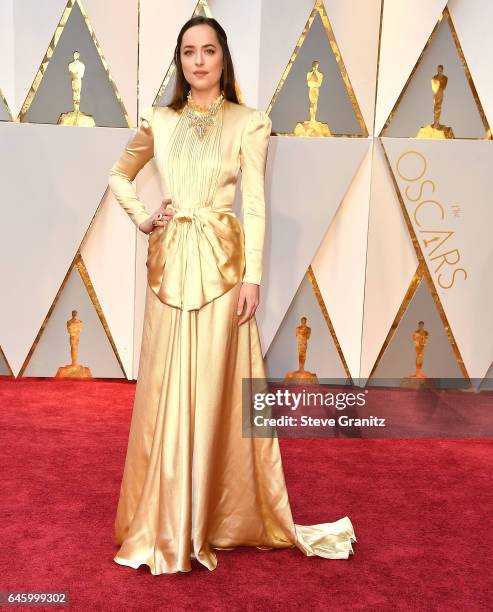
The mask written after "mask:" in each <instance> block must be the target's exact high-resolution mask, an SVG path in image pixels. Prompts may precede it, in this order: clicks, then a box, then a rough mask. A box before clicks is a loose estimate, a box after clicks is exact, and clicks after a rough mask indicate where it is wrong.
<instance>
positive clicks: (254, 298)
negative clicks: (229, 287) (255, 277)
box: [236, 283, 260, 325]
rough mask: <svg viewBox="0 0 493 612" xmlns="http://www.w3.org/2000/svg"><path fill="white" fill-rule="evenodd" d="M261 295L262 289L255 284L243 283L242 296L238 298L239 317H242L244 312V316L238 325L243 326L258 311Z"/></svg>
mask: <svg viewBox="0 0 493 612" xmlns="http://www.w3.org/2000/svg"><path fill="white" fill-rule="evenodd" d="M259 293H260V287H259V285H256V284H255V283H242V285H241V288H240V296H239V298H238V308H237V312H236V314H237V315H241V313H242V311H243V310H244V311H245V312H244V314H243V316H242V317H241V318H240V319H239V320H238V325H241V324H242V323H244V322H245V321H248V319H251V318H252V317H253V315H254V314H255V311H256V310H257V306H258V304H259Z"/></svg>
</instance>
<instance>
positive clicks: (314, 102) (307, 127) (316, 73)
mask: <svg viewBox="0 0 493 612" xmlns="http://www.w3.org/2000/svg"><path fill="white" fill-rule="evenodd" d="M323 78H324V75H323V74H322V73H321V72H320V70H319V69H318V61H316V60H314V61H313V62H312V69H311V70H310V72H307V74H306V82H307V85H308V97H309V99H310V120H309V121H303V123H297V124H296V127H295V128H294V133H295V134H296V135H297V136H330V130H329V126H328V125H327V124H326V123H321V122H320V121H317V119H316V116H317V107H318V96H319V93H320V86H321V85H322V81H323Z"/></svg>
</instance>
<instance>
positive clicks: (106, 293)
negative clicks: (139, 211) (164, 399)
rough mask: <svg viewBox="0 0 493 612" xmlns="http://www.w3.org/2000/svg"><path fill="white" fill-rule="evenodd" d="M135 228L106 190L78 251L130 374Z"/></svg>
mask: <svg viewBox="0 0 493 612" xmlns="http://www.w3.org/2000/svg"><path fill="white" fill-rule="evenodd" d="M135 232H136V228H135V226H134V224H133V223H132V222H131V221H130V219H129V218H128V215H127V213H126V212H125V211H124V210H123V209H122V208H121V206H120V205H119V204H118V202H117V201H116V200H115V198H114V196H113V194H112V193H111V192H110V191H109V190H108V191H107V193H106V194H105V196H104V198H103V201H102V202H101V206H100V208H99V210H98V214H97V215H96V217H95V219H94V221H93V223H92V225H91V227H90V229H89V231H88V233H87V235H86V238H85V240H84V242H83V244H82V246H81V253H82V258H83V260H84V263H85V265H86V268H87V271H88V273H89V276H90V278H91V281H92V284H93V285H94V289H95V291H96V295H97V296H98V299H99V302H100V304H101V308H102V310H103V312H104V315H105V317H106V321H107V323H108V327H109V328H110V331H111V335H112V337H113V340H114V341H115V345H116V348H117V351H118V354H119V356H120V359H121V362H122V364H123V367H124V369H125V373H126V375H127V377H129V378H131V377H132V360H133V321H134V287H135Z"/></svg>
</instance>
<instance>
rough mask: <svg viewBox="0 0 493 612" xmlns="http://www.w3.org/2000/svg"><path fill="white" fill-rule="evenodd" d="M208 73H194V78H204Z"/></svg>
mask: <svg viewBox="0 0 493 612" xmlns="http://www.w3.org/2000/svg"><path fill="white" fill-rule="evenodd" d="M207 74H208V73H207V72H194V75H195V76H196V77H204V76H206V75H207Z"/></svg>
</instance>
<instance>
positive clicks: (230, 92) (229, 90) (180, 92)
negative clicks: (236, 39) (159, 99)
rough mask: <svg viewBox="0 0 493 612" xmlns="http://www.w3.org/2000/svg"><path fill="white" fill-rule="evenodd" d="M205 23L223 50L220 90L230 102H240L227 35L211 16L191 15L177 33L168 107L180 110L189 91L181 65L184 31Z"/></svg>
mask: <svg viewBox="0 0 493 612" xmlns="http://www.w3.org/2000/svg"><path fill="white" fill-rule="evenodd" d="M202 23H205V24H206V25H208V26H210V27H211V28H214V30H215V31H216V34H217V39H218V41H219V44H220V45H221V48H222V50H223V72H222V74H221V81H220V84H219V87H220V89H221V91H224V97H225V98H226V100H230V101H231V102H235V103H236V104H240V101H239V100H238V96H237V93H236V80H235V71H234V68H233V60H232V59H231V53H230V52H229V47H228V37H227V36H226V32H225V31H224V30H223V28H222V26H221V25H220V24H219V22H218V21H216V20H215V19H214V18H213V17H204V16H203V15H197V16H196V17H192V18H191V19H189V20H188V21H187V22H186V23H185V24H184V25H183V26H182V28H181V30H180V33H179V34H178V39H177V41H176V47H175V53H174V60H175V66H176V81H175V91H174V93H173V98H172V100H171V102H170V103H169V104H167V105H166V106H169V107H170V108H172V109H174V110H176V111H179V110H181V109H182V108H183V107H184V106H185V104H186V101H187V95H188V92H189V91H190V84H189V83H188V81H187V80H186V79H185V75H184V74H183V67H182V65H181V57H180V50H181V41H182V38H183V35H184V34H185V32H186V31H187V30H188V29H189V28H191V27H192V26H195V25H200V24H202Z"/></svg>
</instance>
